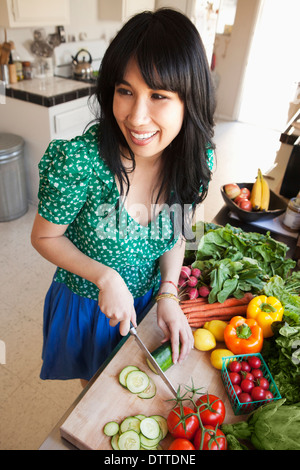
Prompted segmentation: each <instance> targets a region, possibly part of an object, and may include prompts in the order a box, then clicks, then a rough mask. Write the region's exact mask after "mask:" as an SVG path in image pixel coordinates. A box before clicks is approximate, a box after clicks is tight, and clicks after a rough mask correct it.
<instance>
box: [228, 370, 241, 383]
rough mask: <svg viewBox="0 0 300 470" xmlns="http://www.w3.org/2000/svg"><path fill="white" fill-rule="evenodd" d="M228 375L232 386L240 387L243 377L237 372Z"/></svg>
mask: <svg viewBox="0 0 300 470" xmlns="http://www.w3.org/2000/svg"><path fill="white" fill-rule="evenodd" d="M228 375H229V378H230V382H231V383H232V385H239V384H240V383H241V380H242V377H241V376H240V374H238V373H237V372H229V374H228Z"/></svg>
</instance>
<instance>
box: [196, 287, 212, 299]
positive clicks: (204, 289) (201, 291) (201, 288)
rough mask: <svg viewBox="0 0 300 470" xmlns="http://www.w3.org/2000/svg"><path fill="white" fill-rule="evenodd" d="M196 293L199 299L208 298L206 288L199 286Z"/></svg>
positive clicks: (207, 289)
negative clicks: (199, 296)
mask: <svg viewBox="0 0 300 470" xmlns="http://www.w3.org/2000/svg"><path fill="white" fill-rule="evenodd" d="M198 292H199V295H201V297H208V296H209V292H210V290H209V288H208V287H207V286H201V287H199V289H198Z"/></svg>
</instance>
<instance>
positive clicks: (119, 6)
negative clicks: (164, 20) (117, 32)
mask: <svg viewBox="0 0 300 470" xmlns="http://www.w3.org/2000/svg"><path fill="white" fill-rule="evenodd" d="M154 9H155V0H138V1H137V0H113V1H108V0H99V19H100V20H110V21H122V22H125V21H127V20H128V19H129V18H130V17H131V16H133V15H135V14H137V13H140V12H142V11H145V10H150V11H152V10H154Z"/></svg>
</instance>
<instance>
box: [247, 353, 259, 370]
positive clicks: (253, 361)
mask: <svg viewBox="0 0 300 470" xmlns="http://www.w3.org/2000/svg"><path fill="white" fill-rule="evenodd" d="M248 363H249V366H250V367H252V369H258V368H259V367H260V366H261V360H260V359H259V357H258V356H250V357H249V358H248Z"/></svg>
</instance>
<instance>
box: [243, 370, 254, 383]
mask: <svg viewBox="0 0 300 470" xmlns="http://www.w3.org/2000/svg"><path fill="white" fill-rule="evenodd" d="M241 375H242V377H243V380H246V379H247V380H252V382H253V381H254V375H253V374H252V372H242V373H241Z"/></svg>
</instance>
